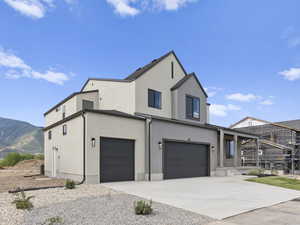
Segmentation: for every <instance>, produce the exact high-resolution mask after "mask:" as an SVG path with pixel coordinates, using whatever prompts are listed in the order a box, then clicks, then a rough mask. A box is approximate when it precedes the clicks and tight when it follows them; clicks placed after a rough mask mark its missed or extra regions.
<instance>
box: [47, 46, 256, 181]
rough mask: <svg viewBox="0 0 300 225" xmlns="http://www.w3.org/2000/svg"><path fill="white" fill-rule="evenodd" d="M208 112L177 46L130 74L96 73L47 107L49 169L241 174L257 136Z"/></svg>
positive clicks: (116, 176)
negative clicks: (215, 120)
mask: <svg viewBox="0 0 300 225" xmlns="http://www.w3.org/2000/svg"><path fill="white" fill-rule="evenodd" d="M208 115H209V104H208V103H207V94H206V92H205V90H204V89H203V87H202V85H201V83H200V82H199V80H198V78H197V76H196V75H195V74H194V73H191V74H187V72H186V71H185V69H184V67H183V66H182V64H181V63H180V61H179V60H178V58H177V56H176V55H175V53H174V52H173V51H171V52H169V53H167V54H166V55H164V56H162V57H160V58H158V59H155V60H153V61H152V62H150V63H149V64H147V65H146V66H144V67H142V68H138V69H137V70H136V71H135V72H134V73H133V74H131V75H130V76H128V77H127V78H125V79H99V78H90V79H88V81H87V82H86V83H85V84H84V85H83V87H82V89H81V91H80V92H76V93H74V94H72V95H70V96H69V97H67V98H66V99H64V100H63V101H62V102H60V103H58V104H57V105H55V106H54V107H52V108H51V109H50V110H49V111H48V112H46V113H45V120H46V127H45V129H44V132H45V172H46V174H47V175H49V176H53V177H64V178H71V179H74V180H77V181H81V182H87V183H99V182H110V181H125V180H162V179H171V178H184V177H200V176H211V175H228V174H232V173H238V172H239V171H238V169H239V168H240V165H241V158H240V155H241V151H240V145H241V143H242V142H243V141H245V140H250V139H251V140H252V139H253V140H257V136H256V135H252V134H249V133H247V132H239V131H236V130H233V129H229V128H225V127H220V126H215V125H211V124H209V123H208V117H209V116H208Z"/></svg>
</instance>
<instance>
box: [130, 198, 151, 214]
mask: <svg viewBox="0 0 300 225" xmlns="http://www.w3.org/2000/svg"><path fill="white" fill-rule="evenodd" d="M152 211H153V209H152V200H150V202H149V203H147V202H146V201H144V200H140V201H136V202H134V212H135V214H136V215H149V214H151V213H152Z"/></svg>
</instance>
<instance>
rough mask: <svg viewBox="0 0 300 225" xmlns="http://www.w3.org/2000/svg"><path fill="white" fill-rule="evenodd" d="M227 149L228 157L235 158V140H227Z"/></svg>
mask: <svg viewBox="0 0 300 225" xmlns="http://www.w3.org/2000/svg"><path fill="white" fill-rule="evenodd" d="M225 150H226V159H232V158H234V152H235V150H234V141H233V140H226V141H225Z"/></svg>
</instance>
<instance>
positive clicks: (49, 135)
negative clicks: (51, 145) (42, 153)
mask: <svg viewBox="0 0 300 225" xmlns="http://www.w3.org/2000/svg"><path fill="white" fill-rule="evenodd" d="M51 139H52V131H51V130H49V131H48V140H51Z"/></svg>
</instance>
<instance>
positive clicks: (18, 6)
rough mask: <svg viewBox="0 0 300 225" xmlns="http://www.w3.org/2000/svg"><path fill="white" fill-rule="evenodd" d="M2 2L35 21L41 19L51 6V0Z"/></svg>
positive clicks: (9, 0) (12, 0)
mask: <svg viewBox="0 0 300 225" xmlns="http://www.w3.org/2000/svg"><path fill="white" fill-rule="evenodd" d="M4 2H6V3H7V4H8V5H9V6H10V7H12V8H13V9H15V10H16V11H18V12H20V13H21V14H23V15H25V16H29V17H32V18H36V19H40V18H43V17H44V16H45V13H46V10H47V8H48V7H52V6H53V1H52V0H4Z"/></svg>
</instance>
